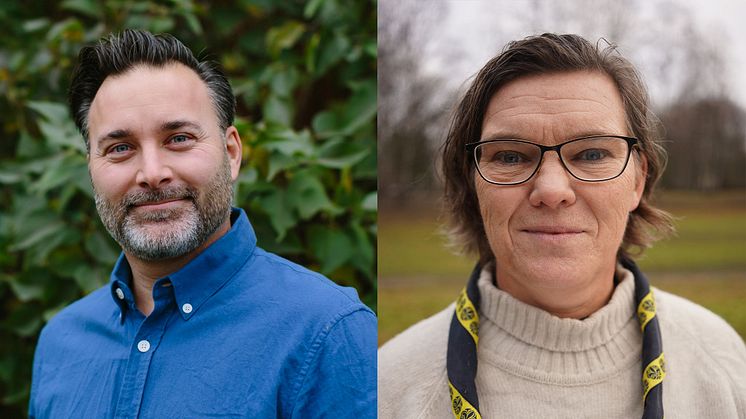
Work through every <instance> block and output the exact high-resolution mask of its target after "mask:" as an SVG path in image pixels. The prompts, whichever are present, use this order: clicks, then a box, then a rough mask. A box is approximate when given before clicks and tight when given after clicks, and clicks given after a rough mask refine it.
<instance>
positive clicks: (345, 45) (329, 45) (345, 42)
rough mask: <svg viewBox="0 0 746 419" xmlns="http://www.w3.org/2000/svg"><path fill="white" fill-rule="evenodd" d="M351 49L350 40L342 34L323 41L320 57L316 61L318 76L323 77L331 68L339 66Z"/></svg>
mask: <svg viewBox="0 0 746 419" xmlns="http://www.w3.org/2000/svg"><path fill="white" fill-rule="evenodd" d="M349 49H350V40H349V39H347V37H346V36H345V35H343V34H341V33H335V34H334V36H333V37H332V39H330V40H323V39H322V42H321V46H320V49H319V56H318V59H317V60H316V62H317V64H316V73H315V74H316V75H317V76H321V75H323V74H324V73H326V72H327V71H328V70H329V68H331V67H332V66H333V65H335V64H337V63H338V62H339V61H340V60H342V58H343V57H344V56H345V55H346V54H347V52H348V50H349Z"/></svg>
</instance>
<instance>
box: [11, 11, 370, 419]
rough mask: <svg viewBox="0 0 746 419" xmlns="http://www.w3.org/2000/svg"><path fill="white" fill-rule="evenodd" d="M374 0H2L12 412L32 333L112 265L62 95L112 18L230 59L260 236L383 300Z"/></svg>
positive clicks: (25, 382) (246, 181)
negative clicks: (80, 58) (83, 50)
mask: <svg viewBox="0 0 746 419" xmlns="http://www.w3.org/2000/svg"><path fill="white" fill-rule="evenodd" d="M375 12H376V4H375V0H366V1H356V2H343V1H341V0H309V1H299V0H296V1H285V2H275V1H271V0H236V1H221V2H209V3H208V2H199V1H193V0H170V1H166V2H163V1H154V0H153V1H150V0H147V1H126V0H105V1H96V0H65V1H57V2H3V3H2V6H0V25H1V26H2V27H3V36H2V37H0V115H2V117H1V118H2V124H0V130H2V139H3V140H2V141H0V326H1V327H0V416H1V417H4V418H6V417H7V418H13V417H23V416H25V408H26V407H25V405H26V403H27V400H28V396H29V384H30V378H31V377H30V372H31V361H32V357H33V349H34V345H35V341H36V336H37V335H38V332H39V330H40V329H41V327H42V326H43V325H44V323H45V322H46V321H47V320H49V318H51V317H52V316H53V315H54V314H55V313H57V312H58V311H59V310H60V309H62V308H63V307H65V306H66V305H68V304H69V303H70V302H71V301H73V300H75V299H78V298H80V297H81V296H83V295H84V294H85V293H87V292H90V291H92V290H94V289H96V288H97V287H99V286H101V285H103V284H104V283H106V282H107V281H108V275H109V271H110V269H111V267H112V265H113V262H114V261H115V259H116V257H117V255H118V253H119V248H118V246H117V245H116V243H114V242H113V241H112V240H111V239H110V237H109V236H108V234H107V233H106V231H105V230H104V228H103V226H102V225H101V222H100V221H99V219H98V216H97V215H96V213H95V206H94V203H93V199H92V189H91V185H90V181H89V179H88V173H87V165H86V157H85V149H84V145H83V140H82V138H81V137H80V135H79V134H78V133H77V132H76V130H75V127H74V125H73V122H72V120H71V118H70V116H69V115H68V111H67V107H66V89H67V86H68V84H69V76H70V72H71V69H72V66H73V65H74V62H75V57H76V54H77V52H78V50H79V49H80V47H81V46H83V45H84V44H86V43H89V42H93V41H95V40H97V39H99V38H100V37H102V36H104V35H106V34H107V33H109V32H112V31H118V30H121V29H123V28H140V29H147V30H150V31H153V32H170V33H172V34H174V35H175V36H176V37H178V38H179V39H181V40H182V41H183V42H184V43H185V44H186V45H188V46H190V47H191V48H192V49H193V50H194V51H195V52H198V53H199V55H200V56H201V57H203V58H205V57H206V58H209V59H213V60H217V61H219V62H220V63H221V64H222V65H223V67H224V68H225V70H226V72H227V74H228V75H229V78H230V79H231V83H232V85H233V88H234V91H235V93H236V95H237V100H238V112H237V115H238V116H239V118H238V119H237V122H236V126H237V127H238V129H239V132H240V133H241V137H242V139H243V142H244V166H245V167H243V168H242V171H241V174H240V177H239V179H238V181H237V186H236V203H237V205H238V206H241V207H243V208H244V209H245V210H246V211H247V213H248V214H249V218H250V219H251V221H252V223H253V224H254V227H255V229H256V230H257V235H258V237H259V244H260V245H261V246H262V247H264V248H266V249H268V250H270V251H274V252H278V253H280V254H282V255H284V256H286V257H288V258H290V259H293V260H295V261H297V262H299V263H301V264H303V265H306V266H309V267H310V268H311V269H315V270H318V271H320V272H322V273H324V274H326V275H328V276H329V277H331V278H332V279H333V280H335V281H337V282H339V283H341V284H343V285H349V286H354V287H356V288H357V289H358V292H359V293H360V294H361V298H362V299H363V301H365V302H366V304H368V305H370V306H371V307H373V308H374V309H375V306H376V282H375V278H376V263H375V262H376V256H375V254H376V253H375V252H376V251H375V242H376V234H377V231H376V209H377V192H376V187H377V184H376V126H375V116H376V54H377V51H376V13H375Z"/></svg>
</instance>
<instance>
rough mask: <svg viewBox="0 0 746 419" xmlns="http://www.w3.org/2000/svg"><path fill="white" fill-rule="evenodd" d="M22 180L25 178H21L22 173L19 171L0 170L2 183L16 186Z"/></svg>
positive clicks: (0, 181)
mask: <svg viewBox="0 0 746 419" xmlns="http://www.w3.org/2000/svg"><path fill="white" fill-rule="evenodd" d="M21 179H23V176H21V173H19V172H18V171H17V169H16V170H13V171H10V170H0V183H4V184H14V183H18V182H20V181H21Z"/></svg>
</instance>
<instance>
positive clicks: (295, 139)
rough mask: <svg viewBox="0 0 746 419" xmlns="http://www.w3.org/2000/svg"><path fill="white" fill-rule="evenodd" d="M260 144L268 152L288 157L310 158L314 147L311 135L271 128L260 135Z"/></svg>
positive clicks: (283, 128)
mask: <svg viewBox="0 0 746 419" xmlns="http://www.w3.org/2000/svg"><path fill="white" fill-rule="evenodd" d="M260 141H261V142H260V144H261V146H262V147H263V148H265V149H266V150H268V151H278V152H280V153H282V154H285V155H288V156H296V157H298V156H311V155H313V154H314V146H313V143H312V142H311V134H310V133H309V132H308V131H306V130H304V131H301V132H295V131H293V130H291V129H289V128H285V127H282V128H272V129H268V130H266V131H265V132H264V133H262V139H261V140H260Z"/></svg>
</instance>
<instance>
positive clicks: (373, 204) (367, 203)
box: [360, 191, 378, 212]
mask: <svg viewBox="0 0 746 419" xmlns="http://www.w3.org/2000/svg"><path fill="white" fill-rule="evenodd" d="M360 206H361V207H362V208H363V209H364V210H366V211H371V212H375V211H378V192H376V191H374V192H371V193H369V194H368V195H365V198H363V201H362V203H361V204H360Z"/></svg>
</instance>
